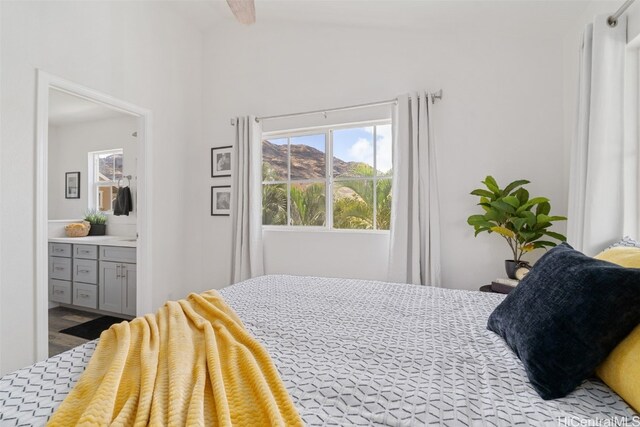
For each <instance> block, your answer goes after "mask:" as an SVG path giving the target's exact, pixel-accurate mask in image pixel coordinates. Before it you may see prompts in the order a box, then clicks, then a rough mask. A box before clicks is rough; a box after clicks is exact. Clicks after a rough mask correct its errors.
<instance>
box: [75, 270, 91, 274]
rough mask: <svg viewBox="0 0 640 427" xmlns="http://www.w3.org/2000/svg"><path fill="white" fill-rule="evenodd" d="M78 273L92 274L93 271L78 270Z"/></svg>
mask: <svg viewBox="0 0 640 427" xmlns="http://www.w3.org/2000/svg"><path fill="white" fill-rule="evenodd" d="M78 273H91V270H78Z"/></svg>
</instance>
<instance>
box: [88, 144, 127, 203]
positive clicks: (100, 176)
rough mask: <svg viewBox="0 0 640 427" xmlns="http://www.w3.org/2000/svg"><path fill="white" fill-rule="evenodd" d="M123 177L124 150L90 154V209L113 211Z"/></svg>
mask: <svg viewBox="0 0 640 427" xmlns="http://www.w3.org/2000/svg"><path fill="white" fill-rule="evenodd" d="M122 176H123V150H122V148H118V149H115V150H107V151H94V152H90V153H89V186H88V188H89V209H97V210H99V211H101V212H111V211H113V202H114V200H115V198H116V195H117V194H118V180H120V179H122Z"/></svg>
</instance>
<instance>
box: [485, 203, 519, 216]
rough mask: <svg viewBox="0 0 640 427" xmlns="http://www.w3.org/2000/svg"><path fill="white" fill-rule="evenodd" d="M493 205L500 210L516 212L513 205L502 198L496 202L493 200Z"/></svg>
mask: <svg viewBox="0 0 640 427" xmlns="http://www.w3.org/2000/svg"><path fill="white" fill-rule="evenodd" d="M491 206H493V207H494V208H496V209H498V210H499V211H504V212H507V213H510V214H513V213H515V212H516V210H515V209H514V207H513V206H511V205H510V204H508V203H505V202H503V201H502V200H496V201H494V202H491Z"/></svg>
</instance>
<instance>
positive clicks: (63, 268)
mask: <svg viewBox="0 0 640 427" xmlns="http://www.w3.org/2000/svg"><path fill="white" fill-rule="evenodd" d="M69 251H71V249H69ZM69 253H71V252H69ZM49 278H50V279H58V280H71V258H60V257H55V256H52V257H49Z"/></svg>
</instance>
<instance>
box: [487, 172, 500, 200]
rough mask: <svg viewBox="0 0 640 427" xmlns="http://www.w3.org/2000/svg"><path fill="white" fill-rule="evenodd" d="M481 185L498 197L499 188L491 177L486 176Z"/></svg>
mask: <svg viewBox="0 0 640 427" xmlns="http://www.w3.org/2000/svg"><path fill="white" fill-rule="evenodd" d="M482 183H483V184H484V185H486V186H487V188H488V189H489V190H491V191H493V192H494V193H495V194H496V195H497V196H499V195H500V193H501V192H500V187H498V183H497V182H496V180H495V179H494V178H493V177H492V176H491V175H487V177H486V178H485V179H484V181H482Z"/></svg>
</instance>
